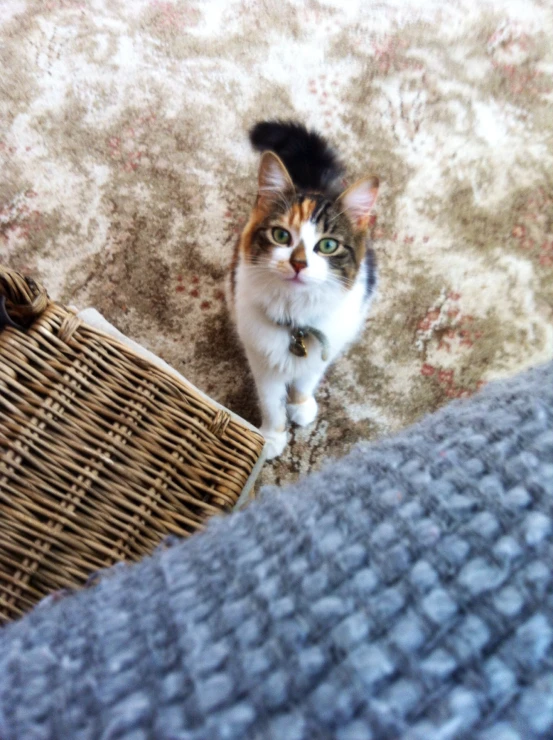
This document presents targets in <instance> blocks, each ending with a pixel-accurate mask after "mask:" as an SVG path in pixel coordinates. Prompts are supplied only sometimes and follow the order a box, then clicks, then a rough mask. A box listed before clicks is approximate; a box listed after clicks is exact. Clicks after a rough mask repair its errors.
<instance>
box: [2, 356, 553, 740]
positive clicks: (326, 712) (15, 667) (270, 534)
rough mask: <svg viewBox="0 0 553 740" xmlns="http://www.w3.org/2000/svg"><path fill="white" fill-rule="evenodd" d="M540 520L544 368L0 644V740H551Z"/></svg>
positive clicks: (547, 405)
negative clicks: (221, 739) (100, 739)
mask: <svg viewBox="0 0 553 740" xmlns="http://www.w3.org/2000/svg"><path fill="white" fill-rule="evenodd" d="M552 518H553V364H549V365H547V366H543V367H540V368H537V369H534V370H532V371H530V372H528V373H527V374H525V375H522V376H519V377H517V378H515V379H512V380H509V381H500V382H497V383H495V384H492V385H489V386H488V387H486V388H485V389H484V390H483V391H482V392H481V393H480V394H479V395H477V396H476V397H475V398H473V399H472V400H468V401H465V400H462V401H456V402H454V403H453V404H452V405H450V406H449V407H447V408H445V409H442V410H441V411H439V412H438V413H436V414H435V415H433V416H431V417H428V418H426V419H425V420H424V421H422V422H421V423H419V424H417V425H416V426H414V427H412V428H411V429H409V430H407V431H405V432H403V433H402V434H400V435H398V436H397V437H395V438H390V439H386V440H384V441H381V442H379V443H378V444H375V445H372V446H366V447H359V448H357V449H356V450H355V451H354V452H353V453H352V454H350V455H349V456H348V457H347V458H345V459H344V460H342V461H340V462H336V463H334V464H332V465H329V466H328V467H327V469H326V470H324V471H323V472H322V473H320V474H318V475H315V476H312V477H309V478H307V479H305V480H303V481H301V482H300V483H298V484H297V485H294V486H292V487H289V488H287V489H284V490H277V489H269V490H267V489H266V490H265V491H264V494H263V497H262V500H261V501H259V502H256V503H254V504H253V505H251V506H250V507H249V508H247V509H246V510H244V511H242V512H240V513H237V514H234V515H232V516H229V517H227V518H220V519H218V520H216V521H213V522H212V523H211V525H210V526H209V527H208V528H207V531H206V532H205V533H203V534H201V535H198V536H194V537H192V538H191V539H190V540H188V541H186V542H175V543H173V542H168V543H167V547H162V548H160V550H159V551H158V552H157V553H156V554H155V555H154V556H153V557H151V558H149V559H146V560H145V561H143V562H142V563H140V564H138V565H135V566H125V565H123V566H120V567H118V568H114V569H112V571H109V572H107V573H106V574H105V575H104V576H102V577H100V578H99V579H98V583H97V584H96V585H95V586H94V587H93V588H90V589H88V590H84V591H82V592H80V593H77V594H76V595H72V596H69V597H67V598H64V599H61V600H59V601H56V600H55V599H51V600H50V602H49V603H43V604H42V605H41V606H39V607H38V608H36V609H35V610H34V611H33V612H32V613H31V614H29V615H28V616H27V617H25V618H24V619H22V620H21V621H20V622H18V623H15V624H13V625H11V626H9V627H6V628H5V629H4V630H3V631H2V632H0V737H2V739H3V740H12V739H13V738H18V739H19V738H21V739H22V740H38V738H40V739H41V740H46V739H47V738H68V739H71V740H80V739H81V738H82V739H83V740H84V739H85V738H95V739H96V738H104V739H105V740H107V739H108V738H109V739H110V740H115V738H127V739H129V740H131V739H132V740H146V738H156V740H163V739H167V740H169V738H171V739H172V740H177V739H179V740H184V739H186V740H195V739H198V738H209V739H210V740H212V739H215V738H228V739H231V738H260V739H261V738H262V739H263V740H266V739H271V738H275V739H276V740H301V739H302V738H306V740H307V739H309V740H313V738H336V739H337V740H364V739H367V740H368V739H369V738H374V739H380V738H394V739H395V738H400V737H401V738H413V739H415V738H419V739H420V740H433V739H436V740H438V738H439V739H440V740H446V739H447V738H471V739H472V738H482V739H485V740H514V739H515V738H524V740H528V738H537V737H552V736H553V651H552V641H553V578H552V575H551V568H552V564H553V540H552ZM53 602H54V603H53Z"/></svg>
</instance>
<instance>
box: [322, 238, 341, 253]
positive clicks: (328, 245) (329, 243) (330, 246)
mask: <svg viewBox="0 0 553 740" xmlns="http://www.w3.org/2000/svg"><path fill="white" fill-rule="evenodd" d="M338 247H339V244H338V242H337V241H336V239H321V241H320V242H319V243H318V244H317V247H316V249H317V252H320V253H321V254H334V252H335V251H336V250H337V249H338Z"/></svg>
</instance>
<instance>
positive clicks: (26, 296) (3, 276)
mask: <svg viewBox="0 0 553 740" xmlns="http://www.w3.org/2000/svg"><path fill="white" fill-rule="evenodd" d="M49 303H50V299H49V298H48V293H47V292H46V289H45V288H44V287H43V286H42V285H41V284H40V283H37V282H35V281H34V280H33V278H30V277H25V276H24V275H22V274H21V273H20V272H16V271H15V270H10V269H8V268H7V267H4V266H3V265H0V327H1V326H2V325H3V324H8V325H10V326H13V325H14V324H15V325H19V326H29V325H30V324H32V323H33V321H34V320H35V319H37V318H38V317H39V316H40V315H41V313H43V311H44V310H45V309H46V307H47V306H48V304H49ZM3 317H4V320H3Z"/></svg>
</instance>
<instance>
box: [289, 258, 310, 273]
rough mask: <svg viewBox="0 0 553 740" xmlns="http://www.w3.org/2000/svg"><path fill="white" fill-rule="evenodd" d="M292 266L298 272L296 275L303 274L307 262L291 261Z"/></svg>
mask: <svg viewBox="0 0 553 740" xmlns="http://www.w3.org/2000/svg"><path fill="white" fill-rule="evenodd" d="M290 264H291V265H292V267H293V268H294V270H295V271H296V275H297V274H298V273H299V272H301V271H302V270H303V269H304V267H307V262H303V261H301V262H300V261H298V260H290Z"/></svg>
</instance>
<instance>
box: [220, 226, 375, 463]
mask: <svg viewBox="0 0 553 740" xmlns="http://www.w3.org/2000/svg"><path fill="white" fill-rule="evenodd" d="M319 238H320V236H319V235H317V233H316V229H315V225H314V224H312V223H310V222H308V223H304V224H303V225H302V227H301V233H293V232H292V244H291V245H290V246H285V247H282V246H276V245H275V248H274V249H273V250H272V254H271V255H270V256H267V258H266V260H265V261H264V262H263V264H250V263H247V262H246V261H245V260H244V258H243V257H242V255H241V256H240V261H239V263H238V268H237V272H236V291H235V305H234V312H233V313H234V316H235V320H236V325H237V329H238V334H239V336H240V339H241V341H242V344H243V345H244V349H245V351H246V354H247V357H248V361H249V363H250V367H251V370H252V373H253V376H254V379H255V383H256V386H257V392H258V397H259V403H260V407H261V413H262V418H263V422H262V425H261V432H262V434H263V435H264V437H265V439H266V441H267V452H268V457H269V458H271V457H276V456H278V455H280V454H281V453H282V451H283V450H284V447H285V446H286V441H287V435H286V431H285V430H286V410H287V407H286V401H287V397H288V393H290V394H291V397H292V398H294V399H295V400H297V399H298V398H300V399H301V400H303V403H290V404H288V412H289V416H290V418H291V420H292V421H294V422H296V423H298V424H301V425H306V424H309V423H311V422H312V421H313V420H314V419H315V416H316V413H317V403H316V401H315V399H314V393H315V390H316V388H317V385H318V384H319V381H320V380H321V378H322V376H323V375H324V373H325V371H326V369H327V367H328V366H329V365H330V363H331V362H332V361H333V360H334V359H336V357H337V356H338V355H339V354H340V353H341V352H342V351H343V350H344V349H345V348H346V347H347V346H348V345H349V344H350V343H351V342H353V341H354V339H355V338H356V337H357V335H358V334H359V332H360V330H361V328H362V326H363V323H364V320H365V316H366V313H367V310H368V303H369V301H367V300H366V299H365V284H366V267H365V265H364V264H363V266H362V267H361V269H360V270H359V272H358V274H357V277H356V279H355V282H354V284H353V286H351V287H350V288H349V289H346V288H345V287H344V286H343V285H342V284H340V283H339V282H338V281H337V279H336V278H335V277H334V276H333V275H332V274H331V273H330V271H329V269H328V263H327V260H326V258H324V257H321V256H320V255H318V254H316V253H315V251H314V247H315V245H316V243H317V241H318V239H319ZM300 239H301V240H302V241H303V244H304V247H305V252H306V261H307V267H306V268H304V269H303V270H302V271H301V272H300V276H299V277H300V280H301V281H302V282H297V281H293V280H292V278H293V277H294V276H295V272H294V269H293V267H292V266H291V264H290V255H291V253H292V250H293V248H294V247H295V246H296V245H297V244H299V241H300ZM285 321H291V322H293V323H294V324H295V325H296V326H311V327H314V328H316V329H319V331H321V332H323V334H324V335H325V336H326V338H327V340H328V342H329V354H328V358H327V359H326V361H323V359H322V357H321V349H322V348H321V345H320V343H319V342H318V340H317V339H315V338H314V337H312V336H310V337H309V339H308V341H307V342H306V344H307V348H308V355H307V357H296V356H295V355H293V354H292V353H291V352H290V351H289V344H290V329H288V328H285V327H281V326H278V324H277V323H276V322H285Z"/></svg>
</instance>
